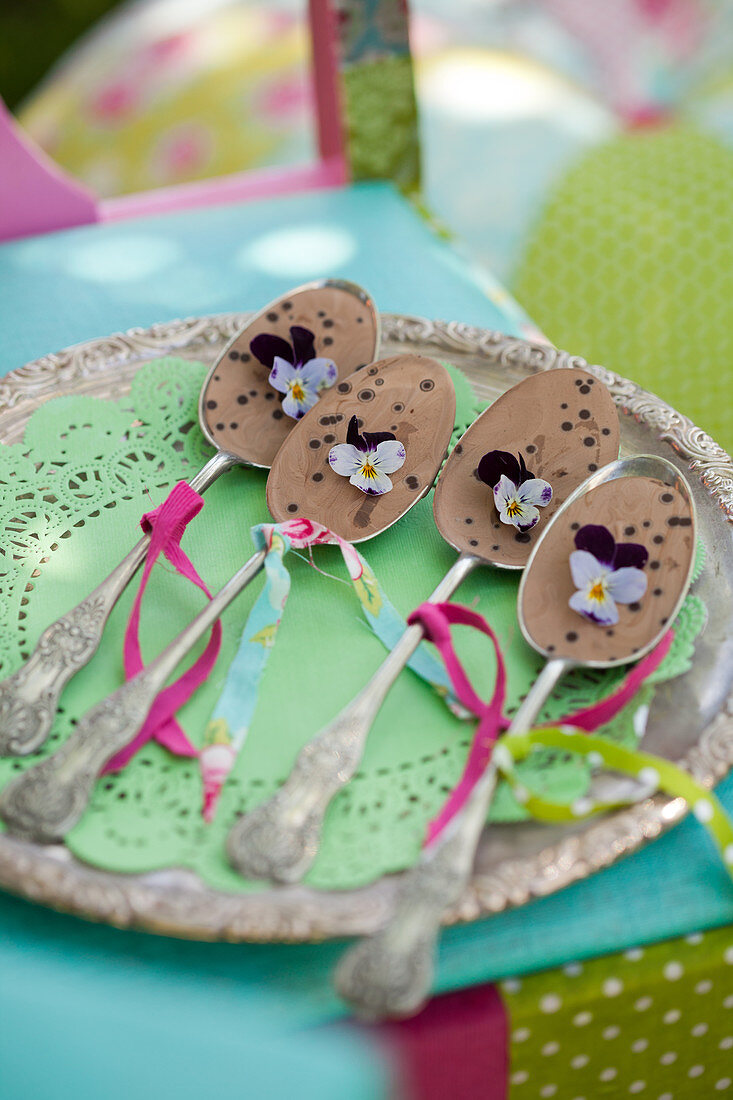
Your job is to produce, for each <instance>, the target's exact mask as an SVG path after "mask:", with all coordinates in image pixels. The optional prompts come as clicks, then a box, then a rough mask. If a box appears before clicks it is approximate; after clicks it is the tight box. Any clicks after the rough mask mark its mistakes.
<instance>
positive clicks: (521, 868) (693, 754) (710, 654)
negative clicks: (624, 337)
mask: <svg viewBox="0 0 733 1100" xmlns="http://www.w3.org/2000/svg"><path fill="white" fill-rule="evenodd" d="M248 316H249V314H225V315H221V316H216V317H204V318H193V319H189V320H184V321H172V322H169V323H165V324H159V325H155V326H153V327H152V328H149V329H145V330H141V329H134V330H131V331H129V332H126V333H120V334H116V335H112V336H109V337H106V338H104V339H97V340H89V341H86V342H85V343H83V344H78V345H76V346H74V347H72V348H68V349H66V350H65V351H62V352H59V353H58V354H55V355H47V356H44V357H43V358H41V359H37V360H35V361H34V362H32V363H29V364H27V365H26V366H24V367H22V368H20V369H19V370H16V371H13V372H11V373H10V374H8V375H7V376H6V377H5V378H4V379H2V380H0V440H1V441H2V442H7V443H10V442H15V441H17V440H18V439H20V438H21V436H22V432H23V427H24V425H25V422H26V420H27V419H28V417H29V416H30V415H31V413H32V412H33V411H34V409H35V408H37V407H38V405H40V404H41V403H42V402H44V401H46V400H48V399H49V398H50V397H54V396H57V395H58V394H60V393H69V392H73V393H88V394H92V395H94V396H98V397H116V396H119V393H120V390H121V389H123V390H124V389H125V388H127V387H129V384H130V381H131V379H132V377H133V375H134V374H135V371H136V370H137V368H138V367H139V366H140V365H141V364H142V363H143V362H145V361H146V360H148V359H153V358H158V357H161V356H164V355H170V354H176V355H179V356H181V357H183V358H191V359H201V360H203V361H205V362H210V361H212V360H213V359H214V358H215V357H216V355H218V353H219V352H220V351H221V349H222V347H223V346H224V345H225V344H226V343H227V342H228V341H229V340H230V339H231V337H232V336H233V335H234V334H235V332H236V331H237V330H238V329H239V328H241V326H242V325H243V324H244V323H245V321H246V320H247V318H248ZM382 324H383V330H382V331H383V341H382V350H383V354H385V355H388V354H394V353H396V352H399V351H400V350H405V349H407V350H409V351H411V352H418V353H420V352H422V353H424V354H429V355H437V356H438V357H441V356H442V357H444V358H446V359H448V360H450V361H451V362H454V363H455V364H456V365H457V366H459V367H460V368H461V369H462V370H464V372H465V373H466V375H467V376H468V377H469V379H470V381H471V383H472V385H473V387H474V389H475V391H476V393H477V394H478V396H479V397H480V398H482V399H484V400H490V399H493V398H495V397H496V396H498V394H499V393H501V392H503V391H504V390H505V389H507V388H508V387H509V386H510V385H513V384H514V382H516V381H519V380H520V379H521V378H522V377H525V376H526V375H527V374H530V373H533V372H535V371H539V370H548V369H553V368H556V367H563V366H574V367H580V368H581V369H586V368H587V369H588V370H589V371H590V372H591V373H592V374H594V375H595V376H596V377H597V378H599V379H600V380H601V381H602V382H604V383H605V385H606V386H608V388H609V389H610V391H611V393H612V394H613V397H614V400H615V402H616V404H617V406H618V409H619V415H620V417H621V423H622V453H624V452H627V453H628V452H630V451H637V452H638V451H646V452H653V453H658V454H663V455H665V456H666V457H668V458H671V459H672V461H675V462H676V463H677V464H678V466H679V467H680V469H682V470H685V471H689V472H690V473H691V475H692V477H691V480H692V482H693V492H694V495H695V499H696V503H697V506H698V513H699V519H700V534H701V537H702V538H703V541H704V542H705V546H706V551H707V559H708V567H707V569H706V570H705V573H704V575H703V578H702V579H701V581H700V583H699V585H698V588H697V589H696V591H697V592H698V593H699V594H700V595H701V596H702V598H703V599H704V600H705V602H706V604H707V607H708V613H709V616H710V620H709V622H708V626H707V628H706V631H705V633H704V634H703V636H702V638H701V639H700V641H699V643H698V649H697V652H696V659H695V664H694V667H693V669H692V670H691V671H690V672H689V673H688V674H687V675H686V676H685V677H683V678H682V680H683V683H682V684H680V683H678V682H672V683H671V684H669V685H664V686H663V688H662V689H660V691H659V693H658V696H657V699H656V700H655V706H654V708H653V711H652V720H651V722H650V726H649V732H648V734H647V737H646V739H645V747H648V748H649V749H650V751H657V752H660V753H662V754H664V755H667V756H669V757H670V758H672V759H675V760H678V761H680V762H681V763H682V764H683V766H684V767H686V768H687V769H688V770H689V771H690V772H691V773H692V774H693V775H694V776H695V777H696V778H697V779H698V780H699V781H701V782H702V783H704V784H705V785H706V786H712V785H713V784H714V783H716V782H717V781H718V780H720V779H721V778H722V777H723V776H724V775H725V774H726V773H727V772H728V770H729V769H730V767H731V766H732V765H733V596H732V595H731V593H730V592H729V591H728V590H727V588H726V586H718V587H717V588H716V587H715V584H714V578H715V575H716V573H718V572H720V573H722V574H723V575H728V576H731V575H733V527H731V521H733V463H732V462H731V459H730V457H729V456H728V455H727V454H726V452H725V451H724V450H723V449H722V448H721V447H720V446H719V445H718V444H717V443H715V442H714V440H712V439H711V438H710V437H709V436H708V435H706V434H705V432H703V431H702V430H701V429H700V428H697V427H696V426H695V425H694V424H693V423H692V422H691V421H690V420H689V419H688V418H687V417H685V416H683V415H681V414H680V413H678V412H676V411H675V410H674V409H673V408H671V407H670V406H669V405H666V404H665V403H664V402H662V401H660V400H659V398H657V397H655V396H654V395H653V394H650V393H648V392H646V391H645V390H643V389H641V388H640V387H639V386H637V385H635V384H634V383H633V382H630V381H628V380H627V379H625V378H622V377H620V376H619V375H616V374H613V373H611V372H610V371H607V370H605V369H604V368H602V367H597V366H588V364H586V362H585V360H583V359H581V358H580V357H579V356H571V355H569V354H568V353H567V352H563V351H558V350H556V349H555V348H553V347H551V346H549V345H544V344H540V343H531V342H528V341H526V340H521V339H518V338H514V337H509V336H506V335H504V334H502V333H499V332H491V331H487V330H485V329H480V328H474V327H471V326H468V325H464V324H461V323H458V322H442V321H428V320H424V319H422V318H419V317H408V316H402V315H392V314H384V315H383V316H382ZM686 811H687V807H686V804H685V803H684V801H683V800H682V799H669V798H667V797H666V796H657V797H655V798H651V799H647V800H646V801H644V802H642V803H640V804H638V805H636V806H633V807H631V808H629V809H626V810H622V811H619V812H616V813H613V814H610V815H607V816H606V817H604V818H602V819H598V820H596V821H594V822H591V823H588V822H585V823H578V824H577V825H573V826H569V827H550V826H546V825H542V826H540V825H537V824H536V823H522V824H518V825H511V826H501V827H493V828H492V829H491V830H487V831H486V832H485V833H484V837H483V839H482V843H481V847H480V850H479V855H478V859H477V863H476V868H475V871H474V877H473V880H472V882H471V883H470V886H469V888H468V889H467V891H466V893H465V895H464V897H463V898H462V899H461V901H460V902H459V904H458V905H457V906H455V907H454V908H453V909H452V910H451V911H449V912H447V913H446V916H445V922H446V923H454V922H457V921H470V920H475V919H477V918H479V917H481V916H485V915H487V914H489V913H497V912H500V911H501V910H502V909H505V908H507V907H510V906H518V905H522V904H524V903H526V902H528V901H530V900H531V899H532V898H535V897H540V896H543V895H546V894H550V893H553V892H554V891H556V890H559V889H561V888H562V887H563V886H566V885H568V884H569V883H571V882H574V881H576V880H578V879H582V878H585V877H587V876H588V875H590V874H592V873H593V872H594V871H596V870H598V869H600V868H602V867H605V866H608V865H609V864H611V863H613V862H614V861H615V860H616V859H618V858H619V857H621V856H622V855H625V854H627V853H629V852H632V851H634V850H635V849H636V848H638V847H639V846H640V845H641V844H643V843H644V842H645V841H647V840H650V839H653V838H654V837H656V836H658V835H659V834H660V833H661V832H663V831H664V830H665V829H667V828H669V827H670V826H671V825H672V824H674V823H675V822H676V821H678V820H680V818H681V817H683V816H684V814H685V813H686ZM399 878H400V876H398V875H391V876H386V877H385V878H383V879H381V880H380V881H378V882H375V883H372V884H371V885H369V886H367V887H364V888H363V889H360V890H354V891H345V892H336V891H330V892H329V891H316V890H314V889H312V888H308V887H304V886H291V887H277V888H272V889H267V890H265V891H264V892H262V893H260V894H253V895H244V896H242V895H229V894H224V893H218V892H216V891H213V890H211V889H209V888H208V887H206V886H204V884H203V883H202V882H201V881H200V880H199V879H198V878H197V876H196V875H195V874H193V873H192V872H190V871H184V870H181V869H177V868H171V869H169V870H165V871H156V872H151V873H148V874H145V875H127V876H125V875H116V874H111V873H109V872H106V871H99V870H96V869H94V868H92V867H89V866H87V865H85V864H82V863H81V862H79V861H78V860H76V859H75V858H74V857H73V856H72V855H71V853H70V852H69V851H68V850H67V849H66V848H64V847H63V846H62V845H53V846H49V847H45V848H44V847H41V846H39V845H34V844H30V843H27V842H24V841H20V840H17V839H15V838H12V837H8V836H0V886H3V887H5V888H7V889H8V890H11V891H14V892H16V893H18V894H21V895H22V896H24V897H26V898H29V899H31V900H33V901H38V902H40V903H43V904H45V905H50V906H53V907H55V908H58V909H61V910H63V911H66V912H70V913H74V914H77V915H79V916H83V917H87V918H90V919H93V920H100V921H106V922H109V923H111V924H114V925H117V926H119V927H135V928H142V929H146V930H148V931H152V932H158V933H161V934H166V935H174V936H182V937H189V938H196V939H208V940H216V939H226V940H233V941H238V940H240V941H241V940H249V941H273V940H282V941H306V940H318V939H323V938H326V937H330V936H344V935H357V934H362V933H368V932H372V931H374V930H375V929H376V928H378V927H379V926H380V924H381V923H382V922H383V921H384V920H385V919H386V916H387V914H388V912H389V910H390V907H391V903H392V898H393V896H394V891H395V888H396V886H397V884H398V882H399Z"/></svg>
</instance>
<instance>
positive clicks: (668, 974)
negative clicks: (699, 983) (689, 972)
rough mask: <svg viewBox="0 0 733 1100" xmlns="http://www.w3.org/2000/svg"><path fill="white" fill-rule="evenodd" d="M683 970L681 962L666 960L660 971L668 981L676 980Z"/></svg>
mask: <svg viewBox="0 0 733 1100" xmlns="http://www.w3.org/2000/svg"><path fill="white" fill-rule="evenodd" d="M684 972H685V971H684V968H683V966H682V964H681V963H678V962H668V963H667V964H666V965H665V967H664V970H663V971H662V973H663V974H664V976H665V978H666V979H667V981H668V982H676V981H678V980H679V979H680V978H681V977H682V975H683V974H684Z"/></svg>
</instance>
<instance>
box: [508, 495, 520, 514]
mask: <svg viewBox="0 0 733 1100" xmlns="http://www.w3.org/2000/svg"><path fill="white" fill-rule="evenodd" d="M506 514H507V515H508V516H509V518H510V519H514V518H515V516H521V515H522V505H521V504H520V502H519V501H518V500H517V499H516V497H515V498H514V500H510V501H509V503H508V504H507V506H506Z"/></svg>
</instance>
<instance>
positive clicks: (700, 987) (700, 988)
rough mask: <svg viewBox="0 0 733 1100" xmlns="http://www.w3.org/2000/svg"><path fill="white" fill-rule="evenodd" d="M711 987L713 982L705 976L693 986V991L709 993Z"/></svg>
mask: <svg viewBox="0 0 733 1100" xmlns="http://www.w3.org/2000/svg"><path fill="white" fill-rule="evenodd" d="M712 988H713V983H712V982H711V981H710V979H709V978H705V980H704V981H702V982H698V983H697V985H696V986H695V992H696V993H709V992H710V990H711V989H712Z"/></svg>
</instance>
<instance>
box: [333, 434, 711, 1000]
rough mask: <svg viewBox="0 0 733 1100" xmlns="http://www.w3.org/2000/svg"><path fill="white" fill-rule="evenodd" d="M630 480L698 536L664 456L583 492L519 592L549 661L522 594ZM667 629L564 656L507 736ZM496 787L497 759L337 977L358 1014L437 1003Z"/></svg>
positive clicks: (607, 476)
mask: <svg viewBox="0 0 733 1100" xmlns="http://www.w3.org/2000/svg"><path fill="white" fill-rule="evenodd" d="M623 477H647V478H654V479H656V480H658V481H662V482H664V483H665V484H667V485H669V484H674V485H675V487H676V488H677V490H678V491H679V492H680V493H681V495H682V496H683V497H684V498H685V499H686V502H687V505H688V509H689V511H690V514H691V518H692V520H693V531H694V518H695V507H694V504H693V503H692V499H691V496H690V491H689V487H688V485H687V482H686V481H685V479H684V478H683V477H682V475H681V474H680V473H679V472H678V471H677V470H676V469H675V467H674V466H672V465H671V463H669V462H667V461H666V460H665V459H662V458H658V457H657V456H656V455H634V456H631V457H630V458H625V459H619V460H618V461H617V462H612V463H610V464H609V465H608V466H605V467H604V468H603V469H602V470H600V471H599V472H598V473H597V474H595V475H594V476H592V477H590V478H588V480H587V481H585V482H583V484H582V485H580V486H578V488H577V489H576V490H575V491H574V492H573V493H571V494H570V496H569V497H568V499H567V500H566V501H565V503H564V504H563V505H562V507H561V508H559V509H558V511H557V512H556V513H555V515H554V516H553V517H552V520H551V521H550V523H548V525H547V527H545V529H544V530H543V532H542V534H541V536H540V538H539V539H538V540H537V543H536V545H535V547H534V549H533V550H532V553H531V555H530V557H529V561H528V562H527V566H526V569H525V570H524V572H523V574H522V580H521V581H520V585H519V595H518V600H517V613H518V617H519V625H520V627H521V630H522V633H523V634H524V637H525V638H526V640H527V641H528V642H529V644H530V645H531V646H533V647H534V648H535V649H537V650H538V652H540V653H543V654H544V655H545V656H547V653H546V651H545V650H544V649H543V648H542V647H541V646H538V645H537V644H536V643H535V641H534V638H533V636H532V624H531V622H527V620H526V618H525V617H524V616H523V614H522V606H523V601H522V592H523V589H524V586H525V584H526V583H527V578H528V577H529V576H530V574H531V572H532V569H533V567H534V566H535V563H536V562H537V561H538V559H541V557H542V548H543V545H544V544H545V543H546V540H547V539H548V538H551V537H552V532H553V530H554V528H555V526H556V525H557V524H558V523H561V522H562V519H563V516H564V515H565V514H566V513H567V511H568V509H570V508H572V506H573V504H574V503H575V502H576V501H577V500H578V499H579V498H581V497H583V496H585V495H586V493H589V492H591V491H592V490H593V489H595V488H597V486H599V485H604V484H606V483H607V482H610V481H616V480H617V479H618V478H623ZM693 545H694V544H693ZM693 565H694V554H692V555H691V556H690V563H689V568H688V570H687V573H686V575H685V576H684V577H683V578H680V581H679V586H680V594H679V598H678V600H677V603H676V605H675V607H674V609H673V611H671V612H670V616H669V618H670V619H671V620H672V621H674V618H675V616H676V615H677V613H678V611H679V609H680V606H681V605H682V602H683V600H684V598H685V596H686V595H687V590H688V588H689V583H690V576H691V575H692V569H693ZM666 622H667V620H666V619H665V623H666ZM667 629H668V627H667V626H666V625H663V626H661V628H660V629H659V630H658V631H657V633H656V634H655V635H653V636H651V637H650V638H648V639H647V641H646V643H645V644H644V645H642V646H640V647H639V648H638V650H635V651H634V654H633V655H632V654H627V656H626V657H624V658H621V659H619V660H613V661H584V660H582V659H580V658H578V659H577V660H574V661H570V660H567V659H565V658H561V657H558V658H553V659H550V660H548V661H547V663H546V664H545V667H544V668H543V669H542V671H541V673H540V675H539V676H538V677H537V679H536V680H535V682H534V683H533V684H532V686H531V688H530V689H529V691H528V692H527V695H526V696H525V698H524V700H523V702H522V704H521V706H520V707H519V709H518V710H517V712H516V714H515V716H514V718H513V719H512V723H511V725H510V727H509V729H508V731H507V736H510V735H511V734H517V733H524V732H526V731H527V730H528V729H530V728H531V727H532V725H533V724H534V722H535V720H536V719H537V717H538V715H539V713H540V711H541V710H542V708H543V706H544V705H545V703H546V702H547V700H548V699H549V697H550V695H551V694H552V691H553V689H554V688H555V686H556V685H557V683H558V682H559V681H560V680H561V679H562V677H563V676H564V675H565V674H566V673H567V672H568V671H569V670H570V669H571V668H573V667H575V666H583V665H589V666H590V665H592V666H593V667H594V668H614V667H616V666H618V665H622V664H629V663H630V662H631V661H634V660H636V659H638V658H640V657H642V656H643V655H644V654H645V653H648V652H649V651H650V650H651V649H652V648H653V647H654V646H655V645H656V644H657V642H659V641H660V640H661V638H662V637H663V635H664V634H665V633H666V631H667ZM495 787H496V766H495V762H494V760H492V761H491V763H490V764H489V766H488V767H487V769H486V771H485V772H484V774H483V775H482V776H481V778H480V779H479V780H478V782H477V783H476V785H475V786H474V788H473V790H472V791H471V794H470V796H469V798H468V800H467V802H466V804H465V806H464V807H463V809H462V810H461V811H460V812H459V813H457V814H456V815H455V817H454V818H453V819H452V821H451V822H450V824H449V825H448V826H446V828H445V830H444V832H443V833H442V834H441V835H439V836H438V838H437V839H436V840H435V841H434V842H433V844H431V845H430V846H429V847H428V848H425V849H424V850H423V852H422V854H421V856H420V859H419V860H418V862H417V863H416V864H415V866H414V867H413V868H411V869H410V870H409V871H408V872H407V874H406V875H405V877H404V881H403V884H402V887H401V889H400V891H399V893H398V896H397V901H396V903H395V911H394V913H393V915H392V917H391V918H390V920H389V921H388V922H387V924H386V926H385V927H384V928H382V929H381V930H380V931H379V932H377V933H376V935H374V936H371V937H369V938H368V939H365V940H362V941H361V942H360V943H358V944H356V945H355V946H354V947H352V948H351V949H350V950H349V951H347V952H346V954H345V955H344V957H343V959H342V960H341V962H340V964H339V967H338V969H337V972H336V989H337V991H338V992H339V994H340V995H341V997H342V998H343V999H344V1000H345V1001H347V1002H348V1003H349V1004H350V1005H351V1007H352V1008H353V1009H354V1010H355V1011H356V1013H357V1014H358V1015H361V1016H366V1017H368V1018H377V1019H381V1018H385V1017H391V1016H404V1015H409V1014H411V1013H413V1012H417V1010H418V1009H419V1008H420V1007H421V1006H422V1005H423V1004H424V1003H425V1001H426V1000H427V998H428V997H429V996H430V989H431V987H432V979H433V969H434V959H435V953H436V947H437V943H438V937H439V935H440V929H441V925H442V922H443V921H442V918H443V912H444V911H445V909H446V908H447V907H448V906H451V905H455V904H456V903H457V902H458V901H459V900H460V898H461V896H462V895H463V893H464V892H465V889H466V886H467V884H468V881H469V879H470V876H471V871H472V869H473V865H474V861H475V859H476V849H477V847H478V843H479V840H480V838H481V833H482V832H483V828H484V824H485V822H486V818H487V816H488V813H489V808H490V806H491V798H492V796H493V793H494V789H495Z"/></svg>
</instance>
